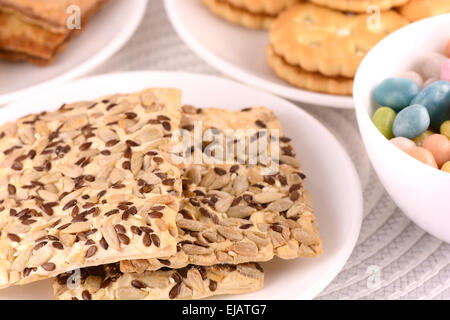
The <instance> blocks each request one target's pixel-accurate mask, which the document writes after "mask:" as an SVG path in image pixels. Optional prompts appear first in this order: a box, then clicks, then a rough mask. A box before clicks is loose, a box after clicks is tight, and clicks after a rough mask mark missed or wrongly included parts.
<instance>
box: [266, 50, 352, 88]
mask: <svg viewBox="0 0 450 320" xmlns="http://www.w3.org/2000/svg"><path fill="white" fill-rule="evenodd" d="M266 55H267V62H268V63H269V65H270V67H271V68H272V69H273V70H274V71H275V73H276V74H277V75H278V76H279V77H280V78H281V79H283V80H286V81H287V82H289V83H290V84H292V85H294V86H296V87H299V88H303V89H306V90H310V91H315V92H322V93H329V94H335V95H352V93H353V79H352V78H347V77H342V76H336V77H327V76H324V75H322V74H320V73H319V72H308V71H305V70H303V69H302V68H301V67H299V66H293V65H290V64H289V63H287V62H286V61H285V60H284V59H283V58H282V57H280V56H278V55H277V54H275V52H274V51H273V48H272V46H270V45H269V46H267V48H266Z"/></svg>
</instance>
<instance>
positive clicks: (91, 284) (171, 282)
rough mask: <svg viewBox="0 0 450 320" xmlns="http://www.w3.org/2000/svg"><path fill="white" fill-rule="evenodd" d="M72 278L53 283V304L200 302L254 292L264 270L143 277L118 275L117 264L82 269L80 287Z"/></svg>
mask: <svg viewBox="0 0 450 320" xmlns="http://www.w3.org/2000/svg"><path fill="white" fill-rule="evenodd" d="M73 275H74V273H66V274H62V275H59V276H58V277H57V278H56V279H55V280H54V282H53V292H54V297H55V299H56V300H91V299H92V300H167V299H201V298H206V297H210V296H217V295H224V294H243V293H250V292H254V291H257V290H260V289H262V287H263V283H264V270H263V269H262V268H261V266H259V265H258V264H257V263H247V264H242V265H237V266H229V265H215V266H211V267H199V266H188V267H185V268H183V269H179V270H173V269H161V270H158V271H147V272H144V273H121V272H120V270H119V266H118V264H111V265H105V266H99V267H93V268H86V269H82V270H81V272H80V275H79V279H80V283H79V285H74V284H73V281H74V280H75V277H73ZM71 277H72V278H71ZM75 281H76V280H75ZM71 286H73V287H72V288H70V287H71Z"/></svg>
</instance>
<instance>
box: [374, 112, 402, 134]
mask: <svg viewBox="0 0 450 320" xmlns="http://www.w3.org/2000/svg"><path fill="white" fill-rule="evenodd" d="M395 116H396V113H395V111H394V110H392V109H391V108H388V107H381V108H378V109H377V111H375V113H374V115H373V116H372V122H373V124H374V125H375V127H377V129H378V130H379V131H380V132H381V134H382V135H383V136H385V137H386V138H387V139H391V138H393V137H394V134H393V133H392V125H393V124H394V120H395Z"/></svg>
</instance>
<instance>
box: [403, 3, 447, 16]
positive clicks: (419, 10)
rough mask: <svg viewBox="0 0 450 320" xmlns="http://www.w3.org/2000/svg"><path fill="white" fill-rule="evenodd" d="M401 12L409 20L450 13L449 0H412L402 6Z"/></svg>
mask: <svg viewBox="0 0 450 320" xmlns="http://www.w3.org/2000/svg"><path fill="white" fill-rule="evenodd" d="M399 9H400V14H401V15H402V16H404V17H405V18H406V19H408V20H409V21H417V20H421V19H425V18H428V17H432V16H437V15H440V14H445V13H450V1H449V0H411V2H409V3H407V4H405V5H404V6H402V7H400V8H399Z"/></svg>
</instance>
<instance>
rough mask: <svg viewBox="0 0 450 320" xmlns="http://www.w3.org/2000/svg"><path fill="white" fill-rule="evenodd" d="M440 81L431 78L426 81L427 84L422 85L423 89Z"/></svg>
mask: <svg viewBox="0 0 450 320" xmlns="http://www.w3.org/2000/svg"><path fill="white" fill-rule="evenodd" d="M436 81H439V78H429V79H427V80H425V82H424V83H423V85H422V88H425V87H428V86H429V85H430V84H432V83H433V82H436Z"/></svg>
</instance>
